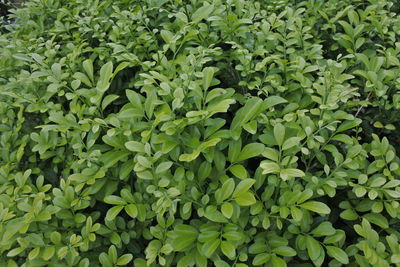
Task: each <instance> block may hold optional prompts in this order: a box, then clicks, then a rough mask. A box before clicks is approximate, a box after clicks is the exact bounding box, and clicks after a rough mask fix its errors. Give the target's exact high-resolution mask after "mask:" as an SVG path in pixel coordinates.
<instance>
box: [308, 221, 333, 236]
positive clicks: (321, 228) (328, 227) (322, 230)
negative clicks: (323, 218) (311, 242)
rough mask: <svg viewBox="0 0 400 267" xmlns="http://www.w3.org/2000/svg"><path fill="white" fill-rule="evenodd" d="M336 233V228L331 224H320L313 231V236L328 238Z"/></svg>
mask: <svg viewBox="0 0 400 267" xmlns="http://www.w3.org/2000/svg"><path fill="white" fill-rule="evenodd" d="M335 233H336V230H335V228H333V227H332V223H330V222H322V223H320V224H319V225H318V226H317V227H316V228H315V229H314V230H312V231H311V234H312V235H313V236H328V235H333V234H335Z"/></svg>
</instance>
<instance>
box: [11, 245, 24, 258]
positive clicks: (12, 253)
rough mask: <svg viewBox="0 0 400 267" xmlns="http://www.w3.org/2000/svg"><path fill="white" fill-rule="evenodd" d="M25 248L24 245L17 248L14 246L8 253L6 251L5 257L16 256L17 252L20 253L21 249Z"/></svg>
mask: <svg viewBox="0 0 400 267" xmlns="http://www.w3.org/2000/svg"><path fill="white" fill-rule="evenodd" d="M24 250H25V248H24V247H17V248H14V249H12V250H10V251H9V252H8V253H7V257H15V256H17V255H18V254H20V253H21V252H22V251H24Z"/></svg>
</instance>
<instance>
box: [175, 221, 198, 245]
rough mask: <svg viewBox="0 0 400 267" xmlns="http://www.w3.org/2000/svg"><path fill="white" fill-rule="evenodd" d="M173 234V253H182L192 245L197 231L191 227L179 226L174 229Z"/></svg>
mask: <svg viewBox="0 0 400 267" xmlns="http://www.w3.org/2000/svg"><path fill="white" fill-rule="evenodd" d="M173 234H174V235H175V237H174V239H173V242H172V247H173V248H174V250H175V251H182V250H184V249H186V248H187V247H188V246H190V245H192V244H193V242H194V241H195V240H196V239H197V236H198V231H197V230H196V228H194V227H193V226H190V225H186V224H179V225H177V226H176V227H175V229H174V232H173Z"/></svg>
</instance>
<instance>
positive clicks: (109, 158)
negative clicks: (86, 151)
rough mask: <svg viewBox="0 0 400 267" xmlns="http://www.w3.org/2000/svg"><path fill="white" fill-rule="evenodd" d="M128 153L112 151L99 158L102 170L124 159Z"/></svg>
mask: <svg viewBox="0 0 400 267" xmlns="http://www.w3.org/2000/svg"><path fill="white" fill-rule="evenodd" d="M129 154H130V153H129V152H126V151H119V150H112V151H109V152H107V153H105V154H103V155H102V156H101V160H102V161H103V163H104V166H103V167H104V168H106V169H107V168H110V167H112V166H114V165H115V164H116V163H117V162H118V161H120V160H123V159H124V158H126V157H127V156H128V155H129Z"/></svg>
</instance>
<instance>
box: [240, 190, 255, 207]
mask: <svg viewBox="0 0 400 267" xmlns="http://www.w3.org/2000/svg"><path fill="white" fill-rule="evenodd" d="M235 201H236V203H238V204H239V205H240V206H250V205H253V204H254V203H256V199H255V197H254V195H253V194H252V193H251V192H244V193H242V194H240V195H237V196H236V197H235Z"/></svg>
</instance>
